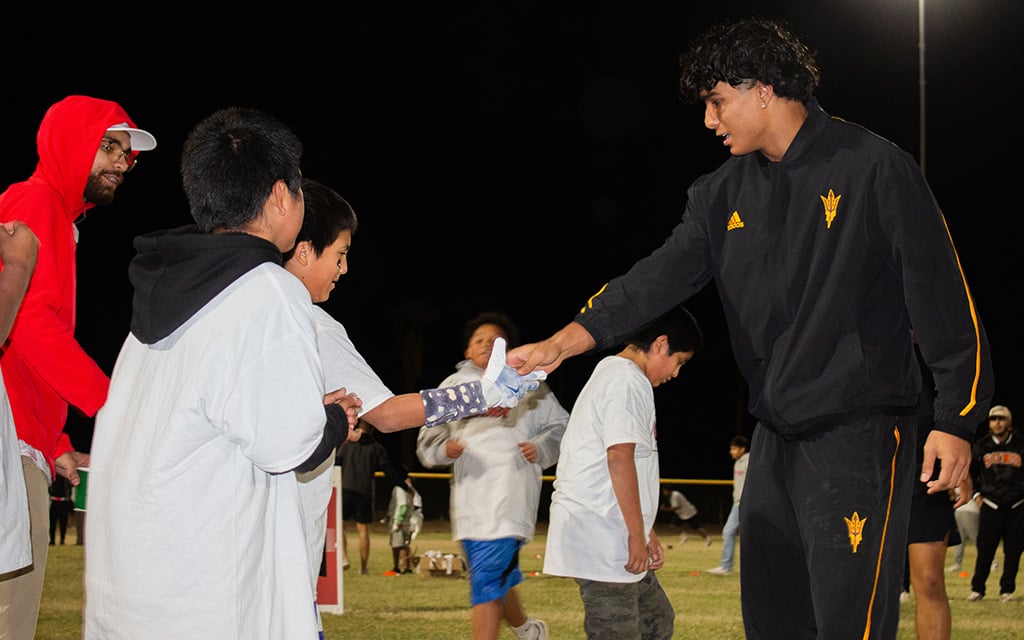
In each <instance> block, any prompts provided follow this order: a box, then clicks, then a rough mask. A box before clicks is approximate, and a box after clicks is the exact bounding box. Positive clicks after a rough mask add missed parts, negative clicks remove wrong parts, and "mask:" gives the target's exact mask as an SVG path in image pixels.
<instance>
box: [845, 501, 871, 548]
mask: <svg viewBox="0 0 1024 640" xmlns="http://www.w3.org/2000/svg"><path fill="white" fill-rule="evenodd" d="M843 520H846V533H847V534H848V535H849V536H850V546H851V547H853V552H854V553H857V547H858V546H860V543H861V541H862V540H863V539H864V536H863V532H864V523H865V522H867V521H868V519H867V518H864V519H863V520H861V519H860V514H858V513H857V512H856V511H854V512H853V517H852V518H846V517H844V518H843Z"/></svg>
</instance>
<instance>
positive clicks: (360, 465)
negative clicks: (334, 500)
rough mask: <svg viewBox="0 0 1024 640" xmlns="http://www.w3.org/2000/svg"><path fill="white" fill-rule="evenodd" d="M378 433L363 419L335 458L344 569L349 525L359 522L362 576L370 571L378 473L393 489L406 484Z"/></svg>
mask: <svg viewBox="0 0 1024 640" xmlns="http://www.w3.org/2000/svg"><path fill="white" fill-rule="evenodd" d="M374 431H375V429H374V428H373V425H372V424H370V423H369V422H367V421H366V420H365V419H360V420H359V423H358V425H357V426H356V433H355V434H353V435H351V436H350V437H349V439H348V440H346V441H345V442H344V443H342V445H341V446H340V447H338V452H337V454H336V458H335V460H336V464H338V465H340V466H341V519H342V530H341V542H342V546H341V549H342V566H343V567H344V568H346V569H347V568H348V567H349V566H350V564H351V562H350V560H349V557H348V530H347V526H346V525H347V524H348V523H349V522H355V524H356V531H357V532H358V534H359V573H362V574H367V573H369V572H370V569H369V565H370V525H371V524H372V523H373V501H374V485H375V477H376V474H377V472H378V471H380V472H381V473H383V474H384V479H385V484H386V485H387V486H389V487H393V486H396V485H399V484H402V480H401V477H400V474H399V471H398V467H397V466H396V465H395V464H394V463H392V462H391V456H390V455H388V451H387V449H385V448H384V445H382V444H381V443H380V442H378V441H377V439H376V438H374V437H373V434H374Z"/></svg>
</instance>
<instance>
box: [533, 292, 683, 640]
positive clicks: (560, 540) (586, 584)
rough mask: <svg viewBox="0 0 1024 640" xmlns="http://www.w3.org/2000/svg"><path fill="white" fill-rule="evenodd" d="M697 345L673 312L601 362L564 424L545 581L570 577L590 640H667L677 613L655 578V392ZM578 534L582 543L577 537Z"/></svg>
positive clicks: (660, 557)
mask: <svg viewBox="0 0 1024 640" xmlns="http://www.w3.org/2000/svg"><path fill="white" fill-rule="evenodd" d="M702 346H703V337H702V335H701V331H700V328H699V327H698V325H697V321H696V319H694V317H693V316H692V315H691V314H690V312H689V311H687V310H686V309H685V308H683V307H675V308H673V309H671V310H670V311H668V312H667V313H665V314H664V315H662V316H660V317H659V318H658V319H657V320H655V321H654V322H652V323H650V324H648V325H647V326H646V327H644V328H642V329H641V330H639V331H638V332H637V333H635V334H634V335H633V337H632V338H629V339H628V340H627V341H626V346H625V348H623V349H622V351H620V352H619V353H618V354H616V355H613V356H608V357H606V358H604V359H602V360H601V362H599V363H598V365H597V367H595V368H594V372H593V374H591V376H590V379H589V380H588V381H587V384H586V385H585V386H584V387H583V390H582V391H581V392H580V394H579V397H578V398H577V400H576V404H575V405H574V406H573V410H572V414H571V416H570V418H569V425H568V427H567V428H566V431H565V435H564V436H563V438H562V450H561V454H560V456H559V458H558V467H557V468H556V478H555V485H554V489H555V490H554V494H553V495H552V498H551V511H550V520H549V524H548V539H547V552H546V554H545V560H544V573H547V574H551V575H556V576H565V577H570V578H575V579H576V583H577V584H578V585H579V589H580V597H581V598H582V599H583V608H584V622H583V628H584V630H585V631H586V634H587V638H589V639H591V640H594V639H608V640H612V639H617V638H637V637H640V638H644V639H645V640H658V639H661V638H671V637H672V633H673V630H674V624H675V622H674V621H675V611H674V610H673V608H672V603H671V602H669V600H668V597H667V596H666V595H665V592H664V590H663V589H662V587H661V584H660V583H659V582H658V578H657V577H656V576H655V573H654V571H655V570H657V569H660V568H661V567H662V566H663V565H664V562H665V556H664V550H663V549H662V545H661V542H660V541H659V540H658V536H657V534H656V533H655V532H654V522H655V518H656V517H657V515H658V494H659V491H658V486H659V471H660V469H659V465H658V444H657V440H656V436H657V428H656V421H655V402H654V388H655V387H657V386H660V385H662V384H664V383H666V382H669V381H671V380H673V379H674V378H675V377H676V376H677V375H679V370H680V369H681V368H682V367H683V365H684V364H686V363H687V362H688V361H689V360H690V359H691V358H692V357H693V355H694V353H696V352H697V351H699V350H700V349H701V347H702ZM582 532H585V535H580V534H581V533H582Z"/></svg>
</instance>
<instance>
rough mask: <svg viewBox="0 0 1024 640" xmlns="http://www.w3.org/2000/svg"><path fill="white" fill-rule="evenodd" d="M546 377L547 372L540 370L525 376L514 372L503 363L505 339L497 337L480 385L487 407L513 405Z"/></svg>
mask: <svg viewBox="0 0 1024 640" xmlns="http://www.w3.org/2000/svg"><path fill="white" fill-rule="evenodd" d="M547 377H548V374H547V373H546V372H544V371H540V370H537V371H531V372H530V373H528V374H526V375H525V376H521V375H519V374H518V373H516V370H515V369H513V368H512V367H510V366H508V365H507V364H506V363H505V339H504V338H497V339H496V340H495V341H494V347H493V348H492V349H491V359H490V360H488V361H487V370H486V371H484V375H483V377H482V378H481V379H480V385H481V387H483V391H484V399H486V400H487V406H488V407H514V406H516V405H517V404H519V401H520V400H522V399H523V396H525V395H526V393H527V392H528V391H533V390H534V389H536V388H537V387H538V386H540V381H541V380H544V379H545V378H547Z"/></svg>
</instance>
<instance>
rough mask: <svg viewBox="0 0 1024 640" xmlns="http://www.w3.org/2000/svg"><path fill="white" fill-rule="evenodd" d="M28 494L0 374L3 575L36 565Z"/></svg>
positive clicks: (0, 570) (0, 549) (0, 547)
mask: <svg viewBox="0 0 1024 640" xmlns="http://www.w3.org/2000/svg"><path fill="white" fill-rule="evenodd" d="M29 529H30V526H29V515H28V493H27V491H26V489H25V472H24V471H22V468H21V450H20V447H19V446H18V434H17V433H16V432H15V431H14V418H13V416H11V403H10V402H9V401H8V400H7V389H6V388H5V387H4V379H3V375H0V573H7V572H9V571H15V570H17V569H21V568H22V567H27V566H28V565H30V564H32V540H31V538H30V536H29Z"/></svg>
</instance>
